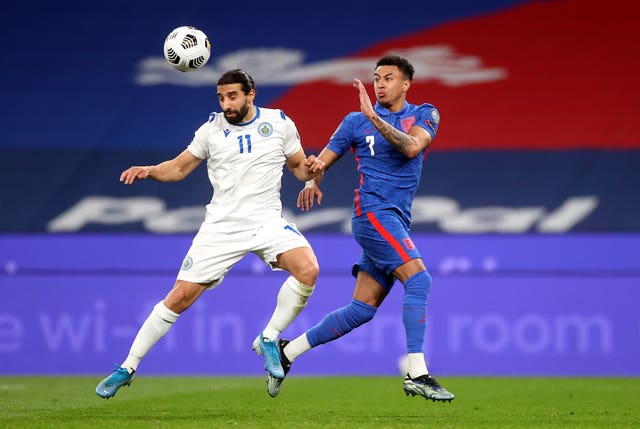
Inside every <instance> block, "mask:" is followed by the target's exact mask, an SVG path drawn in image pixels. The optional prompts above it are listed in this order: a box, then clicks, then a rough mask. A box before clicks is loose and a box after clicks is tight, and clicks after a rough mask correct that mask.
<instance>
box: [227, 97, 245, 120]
mask: <svg viewBox="0 0 640 429" xmlns="http://www.w3.org/2000/svg"><path fill="white" fill-rule="evenodd" d="M249 108H250V106H249V102H248V100H247V101H246V102H245V103H244V104H243V105H242V106H240V107H239V108H237V109H235V108H233V107H229V108H227V109H226V110H225V111H224V117H225V119H226V120H227V122H229V123H230V124H239V123H240V122H242V120H243V119H244V118H245V117H246V116H247V114H248V113H249Z"/></svg>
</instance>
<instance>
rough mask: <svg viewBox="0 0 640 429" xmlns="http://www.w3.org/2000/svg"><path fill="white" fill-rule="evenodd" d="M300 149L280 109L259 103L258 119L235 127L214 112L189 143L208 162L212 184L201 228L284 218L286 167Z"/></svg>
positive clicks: (247, 226) (293, 128)
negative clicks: (283, 174) (282, 198)
mask: <svg viewBox="0 0 640 429" xmlns="http://www.w3.org/2000/svg"><path fill="white" fill-rule="evenodd" d="M301 147H302V146H301V144H300V136H299V134H298V131H297V129H296V126H295V124H294V123H293V121H292V120H291V119H289V118H288V117H287V116H286V115H285V114H284V113H283V112H282V111H281V110H275V109H265V108H259V107H257V106H256V116H255V118H254V119H252V120H251V121H249V122H246V123H241V124H235V125H233V124H230V123H229V122H227V120H226V119H225V117H224V114H222V113H212V114H211V116H210V117H209V121H207V122H206V123H205V124H203V125H202V126H201V127H200V128H199V129H198V130H197V131H196V132H195V136H194V138H193V140H192V141H191V143H190V144H189V146H188V147H187V149H188V150H189V152H191V153H192V154H193V155H194V156H196V157H197V158H200V159H206V160H207V170H208V174H209V181H210V182H211V186H213V198H212V199H211V202H210V203H209V204H207V212H206V216H205V220H204V223H203V224H202V227H201V228H200V230H201V231H203V232H206V231H220V230H224V231H227V232H231V231H233V230H247V229H250V228H252V227H254V226H255V225H256V224H262V223H264V222H265V221H266V220H268V219H273V218H278V217H280V216H281V214H282V202H281V200H280V188H281V180H282V171H283V166H284V163H285V161H286V158H287V157H289V156H291V155H293V154H295V153H296V152H297V151H298V150H299V149H300V148H301ZM221 222H224V225H222V223H221Z"/></svg>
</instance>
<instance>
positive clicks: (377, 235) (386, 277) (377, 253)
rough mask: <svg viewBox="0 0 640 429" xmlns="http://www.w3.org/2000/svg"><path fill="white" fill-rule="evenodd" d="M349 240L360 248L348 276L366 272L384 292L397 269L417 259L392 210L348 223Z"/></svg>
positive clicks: (374, 212)
mask: <svg viewBox="0 0 640 429" xmlns="http://www.w3.org/2000/svg"><path fill="white" fill-rule="evenodd" d="M351 230H352V233H353V237H354V238H355V239H356V241H357V242H358V244H359V245H360V247H361V248H362V254H361V255H360V260H359V261H358V262H357V263H356V264H354V266H353V269H352V272H351V273H352V274H353V276H354V277H356V276H357V275H358V272H359V271H360V270H363V271H366V272H367V273H369V274H371V276H372V277H373V278H374V279H375V280H376V281H377V282H378V283H380V284H381V285H382V287H383V288H384V289H385V290H386V291H387V292H388V291H389V290H391V287H392V286H393V283H394V282H395V277H394V276H393V274H391V273H392V272H393V271H394V270H395V269H396V268H398V267H399V266H400V265H403V264H405V263H407V262H409V261H410V260H412V259H416V258H421V256H420V252H419V251H418V249H417V248H416V246H415V245H414V244H413V241H411V238H410V237H409V230H408V228H407V227H406V226H405V224H404V223H403V222H402V220H401V219H400V216H398V214H397V213H396V212H395V211H394V210H378V211H373V212H369V213H364V214H363V215H362V216H358V217H355V218H353V219H351Z"/></svg>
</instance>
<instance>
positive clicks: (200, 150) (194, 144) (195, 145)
mask: <svg viewBox="0 0 640 429" xmlns="http://www.w3.org/2000/svg"><path fill="white" fill-rule="evenodd" d="M208 129H209V122H205V123H204V124H202V126H200V128H198V129H197V130H196V132H195V133H194V135H193V139H192V140H191V143H189V146H187V149H188V150H189V152H191V154H192V155H193V156H195V157H196V158H200V159H206V158H207V157H208V156H209V145H208V144H207V135H208Z"/></svg>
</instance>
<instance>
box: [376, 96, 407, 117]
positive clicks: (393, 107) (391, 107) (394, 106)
mask: <svg viewBox="0 0 640 429" xmlns="http://www.w3.org/2000/svg"><path fill="white" fill-rule="evenodd" d="M404 101H405V100H404V98H403V99H402V100H398V101H396V102H395V103H391V104H382V107H384V108H385V109H387V110H388V111H389V112H391V113H397V112H399V111H401V110H402V109H404Z"/></svg>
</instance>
